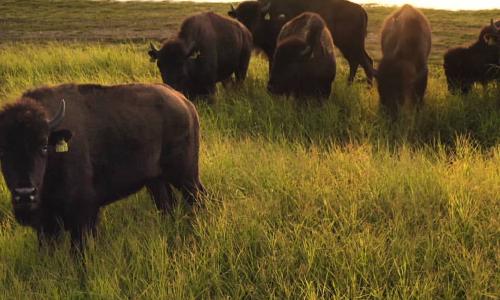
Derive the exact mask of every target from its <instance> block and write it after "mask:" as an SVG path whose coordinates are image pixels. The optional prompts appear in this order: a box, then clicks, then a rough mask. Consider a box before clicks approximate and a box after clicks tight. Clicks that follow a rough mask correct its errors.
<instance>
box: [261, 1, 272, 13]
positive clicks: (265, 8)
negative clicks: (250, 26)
mask: <svg viewBox="0 0 500 300" xmlns="http://www.w3.org/2000/svg"><path fill="white" fill-rule="evenodd" d="M270 9H271V2H268V3H267V4H266V5H264V6H263V7H262V8H261V9H260V10H261V11H262V13H268V12H269V10H270Z"/></svg>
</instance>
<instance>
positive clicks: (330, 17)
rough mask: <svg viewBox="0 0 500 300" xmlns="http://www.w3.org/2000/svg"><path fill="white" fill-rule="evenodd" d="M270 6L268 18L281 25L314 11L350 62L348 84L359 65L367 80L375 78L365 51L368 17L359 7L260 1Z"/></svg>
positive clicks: (311, 0) (339, 2) (326, 1)
mask: <svg viewBox="0 0 500 300" xmlns="http://www.w3.org/2000/svg"><path fill="white" fill-rule="evenodd" d="M259 1H260V2H261V3H270V9H269V16H270V19H271V21H272V22H276V23H277V24H280V23H282V22H283V18H284V19H285V20H290V19H291V18H293V17H295V16H297V15H299V14H301V13H303V12H307V11H308V12H315V13H317V14H319V15H320V16H321V17H322V18H323V19H324V20H325V22H326V24H327V26H328V29H329V30H330V32H331V34H332V38H333V41H334V43H335V46H337V48H338V49H339V50H340V52H342V54H343V55H344V57H345V58H346V59H347V61H348V62H349V68H350V72H349V77H348V82H349V83H352V82H353V80H354V77H355V75H356V71H357V69H358V66H360V65H361V67H362V68H363V69H364V71H365V73H366V76H367V80H368V82H369V83H370V84H371V82H372V79H373V60H372V59H371V57H370V56H369V55H368V53H367V52H366V50H365V38H366V35H367V26H368V15H367V13H366V11H365V10H364V9H363V7H362V6H361V5H359V4H356V3H352V2H350V1H347V0H259Z"/></svg>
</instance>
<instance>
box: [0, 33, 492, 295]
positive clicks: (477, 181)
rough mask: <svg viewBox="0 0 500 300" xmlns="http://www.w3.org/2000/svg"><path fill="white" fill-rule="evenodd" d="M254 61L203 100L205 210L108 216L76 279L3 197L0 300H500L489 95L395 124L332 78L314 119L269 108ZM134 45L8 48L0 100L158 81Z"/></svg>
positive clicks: (440, 94)
mask: <svg viewBox="0 0 500 300" xmlns="http://www.w3.org/2000/svg"><path fill="white" fill-rule="evenodd" d="M266 70H267V65H266V62H265V61H264V60H262V59H260V58H258V57H255V58H254V59H253V61H252V64H251V69H250V74H249V78H248V80H247V81H246V82H245V83H244V84H243V85H241V86H235V87H232V88H228V89H223V88H219V90H218V93H217V103H216V104H215V105H213V106H209V105H208V104H206V103H203V102H199V103H197V106H198V110H199V112H200V116H201V121H202V153H201V172H202V180H203V181H204V183H205V185H206V186H207V188H208V190H209V196H208V197H207V199H205V201H206V207H204V208H202V209H197V210H194V211H190V210H189V209H186V208H185V207H184V206H183V205H179V206H178V207H177V208H176V210H175V213H174V215H173V216H172V217H162V216H160V215H158V214H157V212H156V211H155V208H154V205H153V203H152V201H151V199H150V197H149V196H148V195H147V194H146V193H145V192H144V191H143V192H141V193H138V194H136V195H134V196H132V197H130V198H129V199H127V200H126V201H121V202H118V203H116V204H113V205H111V206H109V207H107V208H105V209H103V211H102V215H101V224H100V225H99V235H98V237H97V239H95V240H91V241H90V242H89V246H88V249H87V256H86V258H85V260H86V264H85V265H86V273H85V275H84V276H82V268H81V266H80V265H79V264H77V263H74V262H73V260H72V259H71V257H70V256H69V254H68V239H67V238H66V239H64V240H63V242H62V243H61V245H60V247H57V248H55V249H45V248H44V249H38V247H37V243H36V238H35V235H34V233H33V232H32V231H31V230H30V229H27V228H23V227H20V226H18V225H17V224H16V222H15V220H14V219H13V216H12V214H11V212H10V210H11V205H10V200H9V193H8V191H7V190H6V188H5V186H4V185H0V298H3V299H24V298H35V299H38V298H61V299H68V298H70V299H88V298H90V299H124V298H130V299H179V298H215V299H219V298H253V299H269V298H271V299H283V298H294V299H296V298H308V299H317V298H338V299H341V298H345V299H354V298H378V299H386V298H398V299H400V298H402V299H408V298H421V299H430V298H445V299H456V298H469V299H480V298H486V299H488V298H491V299H496V298H498V295H499V294H500V284H499V282H500V276H499V274H500V273H499V272H498V271H499V258H500V252H499V251H498V249H500V247H499V246H500V230H499V228H500V219H499V217H498V216H499V214H498V212H499V211H500V147H499V138H500V107H499V105H500V103H499V101H500V100H499V95H498V92H499V91H498V87H496V86H495V85H491V86H489V87H488V88H486V89H483V88H482V87H477V88H476V89H475V90H474V91H473V93H472V94H471V95H469V96H467V97H460V96H450V95H449V94H448V92H447V90H446V84H445V80H444V78H443V74H442V71H441V70H440V69H439V68H438V67H436V66H433V67H432V72H431V74H432V75H431V78H430V86H429V90H428V93H427V96H426V104H425V107H424V109H423V110H422V111H420V112H418V113H416V114H408V115H407V116H406V117H404V118H403V119H402V120H400V121H398V122H396V123H395V124H392V123H390V122H388V121H387V119H386V117H385V116H384V115H383V114H382V113H380V112H379V104H378V100H377V93H376V89H375V88H367V87H366V85H365V84H364V83H356V84H354V85H353V86H347V85H346V84H345V81H346V66H345V65H344V64H343V63H341V65H340V68H339V73H340V75H339V78H338V79H337V81H336V82H335V86H334V94H333V95H332V97H331V98H330V99H329V101H328V103H326V104H325V105H323V106H319V105H317V104H304V103H297V102H296V101H293V100H291V99H287V98H280V97H272V96H270V95H268V94H267V92H266V91H265V86H266V79H267V73H266ZM159 78H160V77H159V74H158V73H157V70H156V68H155V66H154V64H151V63H149V62H148V58H147V54H146V45H137V44H121V45H119V44H115V45H109V44H81V43H54V42H51V43H47V44H43V45H41V44H30V43H28V44H17V45H13V44H7V45H3V46H2V47H1V49H0V97H1V99H3V100H5V101H12V100H14V99H15V98H16V97H18V96H19V95H20V94H21V93H22V92H23V91H24V90H25V89H28V88H33V87H36V86H39V85H43V84H49V85H51V84H57V83H60V82H71V81H72V82H97V83H103V84H114V83H122V82H157V81H159V80H160V79H159Z"/></svg>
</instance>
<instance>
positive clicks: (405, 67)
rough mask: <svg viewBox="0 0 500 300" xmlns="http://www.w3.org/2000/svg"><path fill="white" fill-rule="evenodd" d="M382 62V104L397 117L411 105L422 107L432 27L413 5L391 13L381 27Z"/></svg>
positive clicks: (380, 79)
mask: <svg viewBox="0 0 500 300" xmlns="http://www.w3.org/2000/svg"><path fill="white" fill-rule="evenodd" d="M381 36H382V40H381V42H382V55H383V57H382V60H381V62H380V65H379V69H378V74H377V81H378V93H379V96H380V102H381V104H382V105H383V106H385V107H386V108H387V109H388V112H389V113H390V114H391V116H392V117H395V116H396V114H397V113H398V111H399V108H400V107H401V106H403V105H404V104H405V102H409V103H410V104H412V105H421V104H422V102H423V98H424V94H425V90H426V88H427V75H428V68H427V60H428V58H429V54H430V51H431V27H430V24H429V21H428V20H427V18H426V17H425V16H424V15H423V14H422V13H421V12H420V11H418V10H417V9H415V8H413V7H412V6H410V5H404V6H403V7H401V8H400V9H398V10H397V11H395V12H394V13H392V14H391V15H390V16H389V17H388V18H387V19H386V20H385V22H384V24H383V27H382V34H381Z"/></svg>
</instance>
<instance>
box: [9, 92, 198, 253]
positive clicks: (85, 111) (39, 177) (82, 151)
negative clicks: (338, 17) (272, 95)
mask: <svg viewBox="0 0 500 300" xmlns="http://www.w3.org/2000/svg"><path fill="white" fill-rule="evenodd" d="M61 99H65V100H61ZM198 148H199V124H198V115H197V112H196V109H195V108H194V106H193V104H192V103H191V102H190V101H188V100H187V99H186V98H184V96H183V95H182V94H180V93H178V92H176V91H174V90H173V89H171V88H169V87H168V86H166V85H160V84H158V85H144V84H130V85H118V86H99V85H74V84H65V85H60V86H56V87H51V88H49V87H46V88H39V89H35V90H32V91H28V92H26V93H24V94H23V95H22V98H21V99H20V100H18V101H16V102H14V103H12V104H8V105H5V107H4V108H3V110H2V111H1V112H0V149H1V154H2V156H1V163H2V166H1V167H2V172H3V175H4V178H5V182H6V183H7V187H8V189H9V190H10V192H11V194H12V204H13V208H14V215H15V218H16V219H17V221H18V222H19V223H20V224H22V225H26V226H31V227H33V228H34V229H36V231H37V233H38V238H39V241H40V242H41V241H43V240H45V239H48V240H51V239H53V238H56V237H57V236H59V235H60V233H61V232H62V230H63V229H66V230H69V231H70V233H71V240H72V245H73V246H74V247H76V248H74V249H82V248H81V247H82V246H83V244H82V242H83V240H82V238H83V237H84V235H85V233H87V232H90V233H93V232H94V231H95V225H96V220H97V217H98V212H99V208H100V207H102V206H104V205H107V204H110V203H112V202H114V201H117V200H119V199H121V198H124V197H126V196H128V195H130V194H132V193H135V192H137V191H138V190H139V189H141V188H142V187H144V186H145V187H147V189H148V190H149V191H150V192H151V195H152V197H153V200H154V201H155V204H156V206H157V208H158V209H159V210H161V211H164V212H168V211H169V210H170V209H171V208H172V205H173V203H174V194H173V193H172V189H171V186H170V185H172V186H174V187H176V188H178V189H180V190H181V191H182V192H183V194H184V197H185V199H186V200H187V202H188V203H190V204H192V203H194V202H195V201H196V200H197V199H198V196H199V194H200V193H201V192H202V191H204V188H203V185H202V184H201V182H200V179H199V177H198V151H199V150H198Z"/></svg>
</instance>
